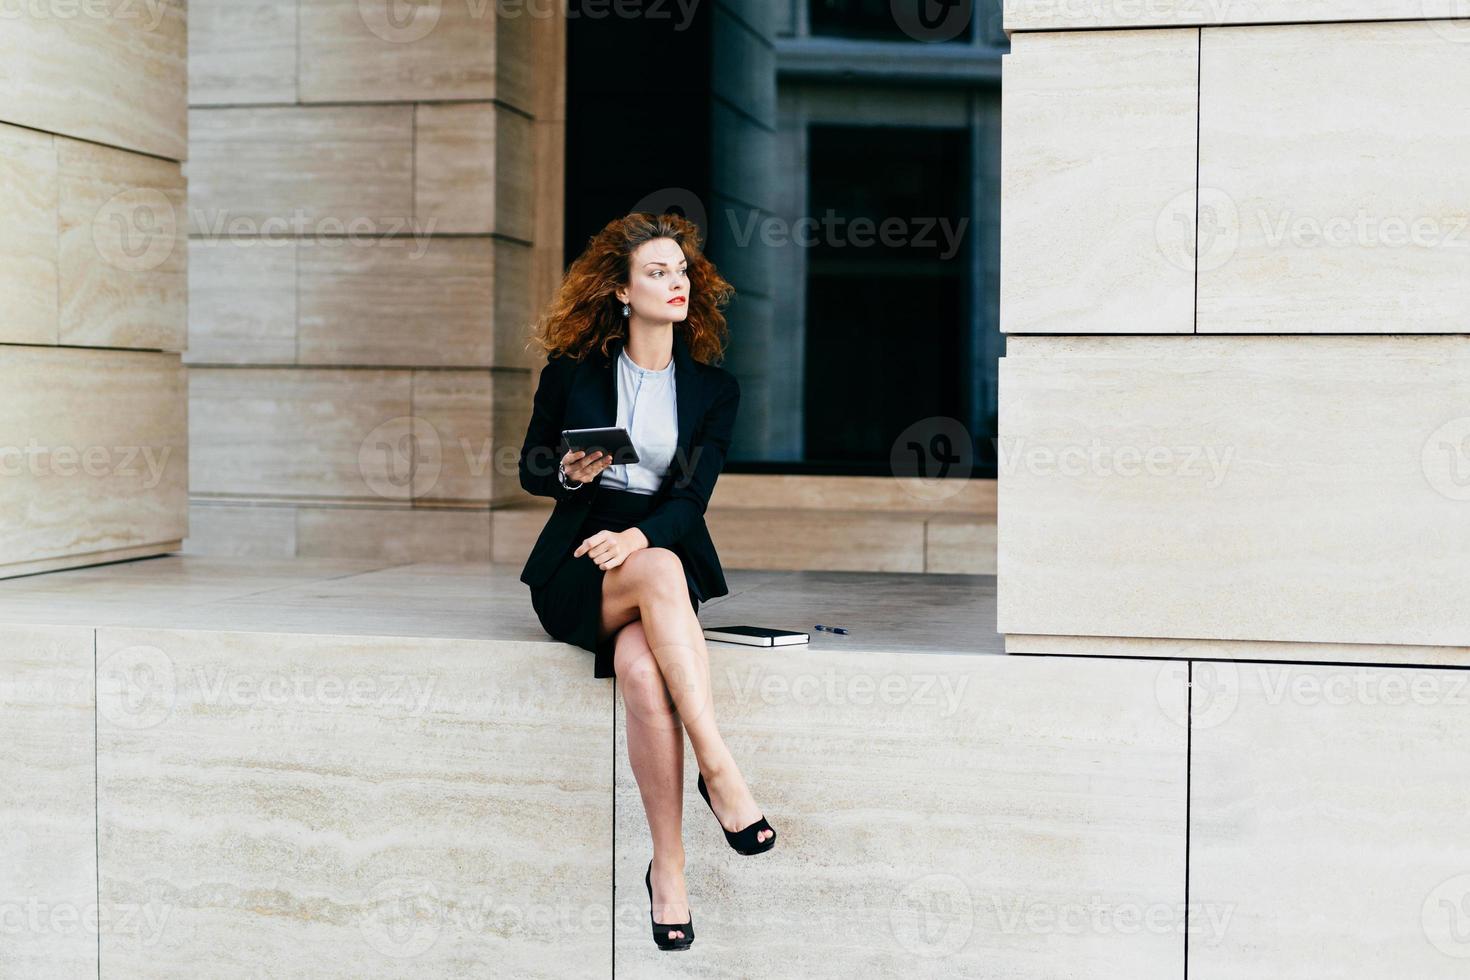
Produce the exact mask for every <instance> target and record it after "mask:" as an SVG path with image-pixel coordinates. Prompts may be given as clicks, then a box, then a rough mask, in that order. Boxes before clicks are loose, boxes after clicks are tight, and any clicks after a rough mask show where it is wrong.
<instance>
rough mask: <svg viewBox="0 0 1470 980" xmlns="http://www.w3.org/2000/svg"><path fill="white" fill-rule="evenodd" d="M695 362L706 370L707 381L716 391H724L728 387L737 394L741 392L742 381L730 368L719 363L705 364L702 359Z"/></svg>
mask: <svg viewBox="0 0 1470 980" xmlns="http://www.w3.org/2000/svg"><path fill="white" fill-rule="evenodd" d="M695 363H696V364H698V365H699V367H700V369H701V370H702V371H704V372H705V374H704V377H705V383H706V384H708V385H709V386H710V387H711V388H713V389H714V390H715V391H724V390H725V389H727V388H728V389H730V390H731V391H733V392H735V393H737V394H738V393H739V391H740V382H739V381H738V380H737V379H736V377H735V375H734V374H733V373H731V372H730V371H729V370H727V369H726V368H723V367H720V366H719V365H718V364H705V363H703V362H700V361H696V362H695Z"/></svg>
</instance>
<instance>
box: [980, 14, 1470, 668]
mask: <svg viewBox="0 0 1470 980" xmlns="http://www.w3.org/2000/svg"><path fill="white" fill-rule="evenodd" d="M1154 6H1155V7H1159V6H1166V5H1162V4H1156V5H1154ZM1181 6H1182V5H1181ZM1227 6H1228V5H1227ZM1300 6H1303V7H1306V6H1310V5H1305V4H1303V5H1300ZM1359 6H1363V7H1367V6H1369V5H1359ZM1394 6H1395V5H1393V4H1389V3H1381V4H1378V5H1377V7H1376V8H1375V11H1374V13H1382V14H1388V13H1390V12H1391V11H1390V9H1389V8H1392V7H1394ZM1364 16H1367V13H1366V11H1365V13H1364ZM1030 23H1031V21H1029V20H1026V19H1025V18H1020V19H1015V20H1013V21H1011V22H1010V26H1012V27H1013V28H1015V27H1018V26H1025V25H1028V24H1030ZM1011 40H1012V45H1013V48H1012V53H1011V54H1009V55H1007V56H1006V58H1005V89H1004V93H1005V94H1004V98H1005V105H1004V127H1005V137H1004V142H1005V150H1004V155H1005V169H1004V175H1003V193H1004V204H1003V214H1002V227H1003V249H1002V254H1003V257H1004V258H1003V272H1004V276H1003V283H1002V324H1003V326H1004V328H1005V330H1006V331H1007V333H1008V334H1010V343H1009V346H1008V356H1007V357H1006V358H1005V359H1004V361H1003V363H1002V373H1001V377H1002V392H1001V395H1002V397H1001V422H1002V426H1001V429H1002V431H1001V444H1002V449H1003V453H1002V455H1003V460H1002V466H1001V478H1000V489H999V512H1000V514H999V558H998V569H999V585H998V588H999V618H1000V623H999V625H1000V630H1001V631H1002V632H1004V633H1007V634H1015V635H1021V634H1024V635H1027V636H1030V637H1033V638H1035V637H1045V636H1069V637H1078V636H1088V635H1091V636H1096V637H1133V638H1167V639H1176V640H1212V641H1232V642H1234V641H1250V642H1259V641H1270V642H1290V643H1332V644H1344V645H1352V644H1372V645H1377V646H1384V645H1395V644H1399V645H1410V646H1446V647H1464V646H1467V645H1470V618H1467V617H1466V616H1465V614H1464V612H1463V609H1462V603H1460V602H1459V601H1458V598H1457V597H1459V596H1463V595H1464V594H1465V593H1466V592H1467V590H1470V538H1467V536H1466V530H1465V529H1466V527H1467V526H1470V511H1467V510H1466V507H1467V501H1470V400H1467V396H1470V388H1467V379H1470V370H1467V365H1470V361H1467V357H1470V312H1467V311H1470V258H1467V256H1470V212H1467V210H1466V202H1465V198H1464V194H1463V193H1462V191H1461V189H1460V187H1459V185H1458V184H1457V183H1456V182H1455V181H1454V180H1452V179H1447V176H1446V175H1448V174H1453V173H1457V172H1459V171H1460V170H1462V169H1463V166H1462V164H1463V161H1464V159H1465V158H1466V155H1467V152H1470V141H1467V136H1466V127H1465V120H1466V119H1467V118H1470V21H1451V20H1405V21H1396V22H1384V23H1379V22H1349V23H1332V24H1319V23H1301V24H1284V25H1255V26H1224V27H1203V28H1193V27H1187V28H1177V27H1165V28H1156V29H1146V30H1100V31H1092V30H1069V31H1065V32H1035V33H1026V32H1021V31H1016V32H1015V33H1013V35H1012V38H1011ZM1028 642H1031V641H1028ZM1041 645H1042V646H1046V644H1045V643H1042V644H1041ZM1031 646H1032V647H1034V646H1035V643H1034V642H1032V643H1031ZM1140 652H1141V651H1140ZM1340 659H1353V658H1350V657H1346V656H1345V657H1342V658H1340ZM1390 659H1399V660H1401V659H1403V658H1401V657H1392V658H1390ZM1418 662H1424V661H1423V658H1422V657H1420V658H1418Z"/></svg>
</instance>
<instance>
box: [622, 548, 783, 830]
mask: <svg viewBox="0 0 1470 980" xmlns="http://www.w3.org/2000/svg"><path fill="white" fill-rule="evenodd" d="M602 604H603V609H602V612H603V625H604V627H608V628H617V627H619V626H621V625H623V624H624V623H626V622H628V621H629V620H630V619H632V618H637V619H638V620H639V621H640V622H641V623H642V626H643V634H644V638H645V640H646V642H647V645H648V648H649V649H650V650H651V651H652V653H653V657H654V659H655V660H656V661H657V663H658V666H659V671H660V672H661V674H662V675H663V681H664V686H665V687H666V688H667V690H668V692H669V694H670V696H671V697H672V698H673V701H674V705H675V707H676V708H677V710H678V713H679V719H680V721H681V722H682V723H683V726H684V730H685V731H686V732H688V734H689V744H690V746H692V747H693V749H694V756H695V758H696V759H697V760H698V761H699V769H700V771H701V772H702V773H704V779H705V783H706V784H707V785H708V786H709V791H710V800H711V802H712V803H713V805H714V808H715V812H716V814H717V815H718V816H719V818H720V823H721V825H722V826H724V827H725V829H726V830H740V829H741V828H743V827H747V826H749V825H750V824H752V823H754V822H755V821H756V820H757V819H759V818H760V816H761V810H760V807H758V806H757V805H756V802H755V798H754V797H752V796H751V793H750V788H749V787H748V786H747V785H746V782H745V778H744V777H743V776H742V775H741V773H740V768H739V766H737V765H736V764H735V759H734V757H733V756H732V755H731V754H730V750H729V748H728V747H727V746H726V745H725V740H724V738H723V737H722V736H721V735H720V730H719V727H718V726H717V725H716V724H715V714H714V701H713V697H712V692H711V687H710V674H709V648H708V647H707V646H706V645H705V641H704V633H703V630H702V628H701V627H700V625H699V617H698V616H696V615H695V613H694V607H693V606H692V605H691V604H690V602H689V587H688V583H687V582H686V581H685V578H684V564H683V562H681V561H680V560H679V556H678V555H676V554H674V553H673V552H672V551H670V550H668V549H667V548H644V549H642V550H640V551H635V552H634V553H633V554H631V555H629V556H628V557H627V558H626V559H624V561H623V562H622V564H620V565H618V566H617V567H616V568H613V569H611V570H610V571H608V572H607V573H606V578H605V580H604V581H603V588H602ZM624 617H627V618H624ZM769 837H770V833H769V832H764V831H763V832H762V833H761V834H760V835H759V839H760V840H762V841H764V840H766V839H768V838H769Z"/></svg>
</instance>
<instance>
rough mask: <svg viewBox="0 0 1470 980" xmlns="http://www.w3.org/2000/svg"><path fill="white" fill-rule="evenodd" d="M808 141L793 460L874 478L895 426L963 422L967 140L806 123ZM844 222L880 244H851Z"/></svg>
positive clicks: (854, 234)
mask: <svg viewBox="0 0 1470 980" xmlns="http://www.w3.org/2000/svg"><path fill="white" fill-rule="evenodd" d="M809 146H810V156H809V164H810V168H811V170H810V193H809V201H810V205H811V211H810V217H811V218H812V219H813V220H814V221H816V222H818V225H817V227H816V229H815V231H814V233H813V238H814V239H815V241H814V243H813V244H812V246H811V248H810V249H809V251H808V256H807V308H806V357H805V361H806V377H805V393H806V394H805V420H804V422H805V433H804V435H805V445H806V459H807V461H808V462H812V463H819V464H827V465H833V466H840V467H843V468H845V469H847V471H849V472H864V471H867V472H873V473H887V472H889V468H888V467H889V459H890V450H891V449H892V447H893V445H894V442H895V440H896V439H897V438H898V437H899V435H900V434H901V433H903V431H904V430H905V429H906V428H907V427H908V426H910V425H911V424H913V423H915V422H918V421H920V420H922V419H929V418H934V417H946V418H950V419H956V420H964V419H966V418H967V417H968V414H969V413H968V411H967V409H966V405H967V404H968V397H969V385H970V383H971V382H970V378H969V372H970V358H969V356H968V354H967V352H968V351H969V346H970V345H969V343H968V339H967V338H968V336H969V308H968V303H969V290H970V282H969V255H970V249H971V248H972V247H973V246H972V244H971V242H972V239H973V234H972V233H971V229H970V227H969V222H968V215H969V200H970V194H969V187H968V183H969V173H970V163H969V134H968V132H967V131H965V130H956V129H932V128H917V127H866V126H864V127H857V126H812V127H811V128H810V131H809ZM858 218H863V219H868V221H869V222H871V225H870V229H882V228H883V223H884V222H885V221H890V222H891V224H890V229H891V230H890V232H889V234H888V238H889V241H888V242H887V243H885V242H883V241H882V240H881V239H880V236H879V235H878V234H877V233H876V232H875V231H873V230H868V231H867V232H866V236H865V238H866V240H867V241H868V244H859V243H858V242H857V241H855V239H857V238H859V234H858V229H857V227H855V226H854V224H853V220H854V219H858ZM829 219H830V223H828V222H829ZM946 228H948V229H949V232H948V233H946V231H945V229H946ZM956 232H959V234H956ZM934 475H937V474H934ZM951 475H953V476H961V477H963V476H970V475H971V473H969V472H965V473H953V474H951Z"/></svg>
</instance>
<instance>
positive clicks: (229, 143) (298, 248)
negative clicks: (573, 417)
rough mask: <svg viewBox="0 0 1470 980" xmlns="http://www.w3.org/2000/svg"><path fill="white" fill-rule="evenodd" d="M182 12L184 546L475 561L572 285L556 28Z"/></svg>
mask: <svg viewBox="0 0 1470 980" xmlns="http://www.w3.org/2000/svg"><path fill="white" fill-rule="evenodd" d="M193 6H194V9H193V14H194V20H193V24H192V30H191V35H190V50H189V72H190V105H191V108H190V112H189V117H190V124H191V127H192V129H191V132H192V143H191V154H192V157H191V163H190V178H191V194H190V199H189V205H190V225H189V236H190V243H189V244H190V255H191V259H192V262H193V265H192V274H191V276H190V280H189V295H190V301H191V310H190V318H189V340H190V345H189V346H190V350H189V354H188V356H187V358H186V362H187V364H188V365H189V367H190V410H191V416H190V438H191V444H192V446H193V447H194V451H195V455H194V458H193V466H192V469H191V477H192V481H193V483H192V487H191V514H192V518H193V527H192V532H193V533H192V534H191V536H190V538H189V541H188V542H187V543H186V549H187V550H188V551H190V552H196V553H210V554H235V555H272V556H290V555H302V556H348V555H351V556H361V557H393V558H423V559H437V560H485V559H488V558H489V557H490V553H491V521H490V514H489V512H490V507H491V506H492V504H493V503H496V502H504V501H507V500H512V499H518V498H523V497H524V493H523V492H522V491H521V490H520V487H519V483H518V480H517V478H516V475H515V466H514V462H513V460H514V457H513V456H512V457H511V460H512V461H511V462H510V463H509V465H507V464H506V462H505V460H504V456H505V454H506V452H507V451H508V450H507V447H512V446H514V447H517V448H518V447H519V442H520V438H521V436H522V435H523V434H524V431H525V423H526V418H527V413H528V411H529V402H530V383H531V377H532V371H531V369H532V368H533V367H537V366H539V363H540V358H539V356H537V355H536V353H535V352H534V351H528V350H527V349H526V341H527V339H528V331H529V327H530V324H531V322H532V320H533V318H534V316H535V312H536V308H537V307H538V305H539V303H540V301H541V300H542V298H544V297H546V296H548V295H549V293H550V291H551V290H552V289H554V288H555V285H556V282H557V279H558V277H559V275H560V272H561V263H560V254H561V214H562V209H561V194H562V190H561V173H562V168H561V164H560V155H561V152H562V151H561V147H562V127H563V125H564V121H563V120H564V114H563V111H562V104H563V92H562V84H563V83H562V77H561V76H562V59H563V55H562V50H563V45H564V34H563V28H564V25H563V23H562V22H561V20H560V19H559V18H558V17H555V16H543V15H542V14H541V13H533V12H532V11H531V10H530V9H529V8H520V7H517V8H514V9H512V8H510V7H504V9H502V10H501V11H500V13H499V14H498V15H497V6H501V7H503V5H495V4H488V5H477V4H443V5H439V4H430V5H422V6H421V7H418V8H414V7H408V8H405V9H406V10H407V11H409V12H410V14H411V15H410V16H409V17H408V18H407V19H402V20H400V19H392V18H390V17H388V16H387V14H386V13H385V11H387V10H390V9H392V7H391V5H374V4H357V3H355V2H342V0H300V2H299V3H280V2H276V3H244V4H241V3H226V2H223V0H208V2H196V3H195V4H194V5H193ZM555 12H556V8H555V7H554V6H553V7H552V8H547V10H546V11H545V12H544V13H552V14H554V13H555ZM509 451H510V452H512V453H513V451H514V450H513V449H512V450H509Z"/></svg>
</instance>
